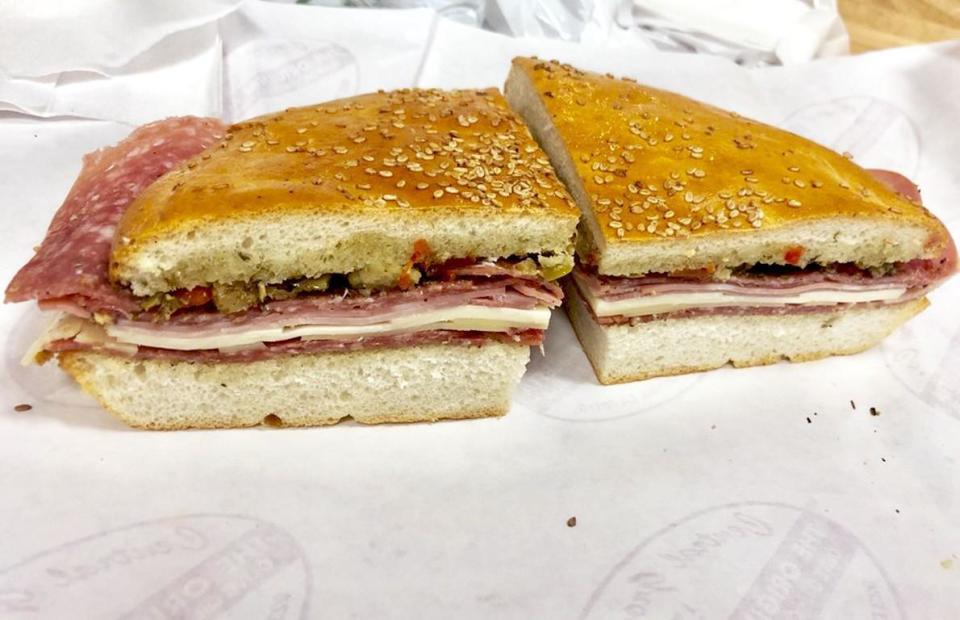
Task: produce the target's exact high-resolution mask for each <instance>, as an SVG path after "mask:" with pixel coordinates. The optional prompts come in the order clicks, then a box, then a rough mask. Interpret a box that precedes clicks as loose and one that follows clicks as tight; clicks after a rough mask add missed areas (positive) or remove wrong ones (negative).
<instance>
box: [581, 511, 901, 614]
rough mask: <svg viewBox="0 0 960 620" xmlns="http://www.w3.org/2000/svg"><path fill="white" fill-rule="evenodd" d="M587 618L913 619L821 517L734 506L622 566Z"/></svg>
mask: <svg viewBox="0 0 960 620" xmlns="http://www.w3.org/2000/svg"><path fill="white" fill-rule="evenodd" d="M580 617H581V618H583V619H588V618H589V619H594V618H597V619H599V618H603V619H604V620H613V619H630V618H678V619H680V618H691V619H692V618H732V619H737V620H760V619H774V618H798V619H799V618H849V619H854V618H868V619H878V618H887V619H891V620H894V619H898V618H903V617H904V614H903V610H902V606H901V603H900V598H899V595H898V593H897V591H896V589H895V588H894V586H893V584H892V583H891V582H890V580H889V578H888V577H887V575H886V573H885V572H884V570H883V568H882V567H881V566H880V564H879V563H878V562H877V560H876V559H875V558H874V557H873V555H872V554H871V553H870V552H869V551H868V550H867V549H866V548H865V547H864V546H863V544H862V543H861V542H860V541H859V540H858V539H857V538H856V536H854V534H853V533H852V532H850V531H849V530H848V529H846V528H845V527H843V526H842V525H840V524H838V523H836V522H835V521H832V520H830V519H827V518H825V517H823V516H821V515H819V514H817V513H814V512H811V511H808V510H804V509H801V508H796V507H793V506H788V505H785V504H772V503H759V502H758V503H742V504H728V505H725V506H718V507H716V508H710V509H707V510H703V511H701V512H698V513H695V514H693V515H690V516H689V517H687V518H685V519H681V520H680V521H677V522H675V523H671V524H670V525H668V526H667V527H665V528H663V529H662V530H660V531H659V532H657V533H655V534H654V535H652V536H651V537H650V538H648V539H647V540H645V541H643V542H642V543H641V544H640V545H638V546H637V547H636V548H635V549H633V551H631V552H630V553H629V554H628V555H627V556H626V557H625V558H624V559H623V560H622V561H621V562H620V563H619V564H618V565H617V566H615V567H614V568H613V569H612V570H611V571H610V573H609V574H608V575H607V576H606V578H605V579H604V580H603V582H602V583H601V585H600V587H599V588H598V589H597V590H596V592H594V594H593V596H591V598H590V600H589V601H588V602H587V605H586V606H585V607H584V609H583V611H582V613H581V616H580Z"/></svg>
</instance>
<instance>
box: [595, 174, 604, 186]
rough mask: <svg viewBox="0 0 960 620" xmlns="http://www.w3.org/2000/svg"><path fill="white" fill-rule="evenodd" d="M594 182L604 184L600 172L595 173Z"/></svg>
mask: <svg viewBox="0 0 960 620" xmlns="http://www.w3.org/2000/svg"><path fill="white" fill-rule="evenodd" d="M593 182H594V183H596V184H597V185H603V177H602V176H600V175H599V174H595V175H593Z"/></svg>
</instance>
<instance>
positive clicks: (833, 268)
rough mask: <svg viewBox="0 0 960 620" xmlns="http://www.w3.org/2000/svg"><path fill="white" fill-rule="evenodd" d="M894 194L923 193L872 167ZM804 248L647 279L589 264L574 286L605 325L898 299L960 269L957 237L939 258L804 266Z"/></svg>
mask: <svg viewBox="0 0 960 620" xmlns="http://www.w3.org/2000/svg"><path fill="white" fill-rule="evenodd" d="M870 172H871V173H872V174H873V175H874V176H875V177H876V178H878V179H880V180H881V181H883V182H884V183H886V184H887V185H889V186H890V187H891V188H892V189H893V190H894V191H896V192H897V193H900V194H902V195H903V196H905V197H906V198H908V199H910V200H913V201H915V202H917V203H919V202H920V193H919V191H918V190H917V187H916V185H914V184H913V183H912V182H910V181H909V180H908V179H906V178H905V177H903V176H901V175H899V174H896V173H894V172H889V171H884V170H871V171H870ZM803 253H804V248H802V247H799V246H797V247H791V248H787V249H786V250H785V252H784V260H783V264H770V265H741V266H738V267H735V268H733V269H722V270H721V269H716V268H711V269H703V270H698V271H694V272H683V273H654V274H646V275H644V276H642V277H622V276H607V275H602V274H599V273H598V272H597V271H596V269H595V268H594V267H593V266H591V265H589V264H584V263H581V264H578V265H577V267H576V268H575V269H574V271H573V273H572V274H571V283H572V287H571V288H572V290H573V291H574V292H575V294H577V295H579V296H580V297H581V299H583V301H585V302H586V305H587V306H588V307H589V308H590V310H591V312H592V313H593V315H594V317H595V318H596V320H597V322H599V323H600V324H601V325H622V324H637V323H641V322H645V321H650V320H655V319H660V318H667V317H672V318H676V317H682V316H703V315H707V314H791V313H799V312H814V311H822V310H824V309H827V308H830V307H836V306H838V305H849V304H868V305H875V304H896V303H904V302H907V301H911V300H913V299H917V298H919V297H923V296H924V295H925V294H926V293H927V292H928V291H929V290H931V289H932V288H935V287H936V286H937V285H938V284H939V283H940V282H942V281H943V280H944V279H946V278H947V277H949V276H950V275H951V274H952V273H954V271H956V268H957V249H956V246H955V245H953V243H952V242H951V243H950V244H948V247H947V250H946V251H945V252H944V254H943V255H942V256H940V257H939V258H937V259H931V260H913V261H909V262H904V263H890V264H886V265H880V266H873V267H869V268H868V267H863V266H859V265H856V264H853V263H832V264H825V265H821V264H817V263H808V264H806V265H804V266H803V267H800V266H798V265H797V264H798V263H800V262H801V258H803Z"/></svg>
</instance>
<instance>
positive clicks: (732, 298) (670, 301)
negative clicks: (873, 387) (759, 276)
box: [577, 285, 907, 317]
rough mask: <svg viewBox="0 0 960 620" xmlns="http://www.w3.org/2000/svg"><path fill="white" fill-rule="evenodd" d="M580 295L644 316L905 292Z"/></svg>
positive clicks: (608, 310)
mask: <svg viewBox="0 0 960 620" xmlns="http://www.w3.org/2000/svg"><path fill="white" fill-rule="evenodd" d="M577 288H578V289H579V290H580V294H581V295H582V296H583V298H584V299H586V300H587V303H589V304H590V307H591V308H593V312H594V314H596V315H597V316H598V317H607V316H645V315H649V314H661V313H665V312H677V311H679V310H688V309H691V308H717V307H723V306H750V307H758V306H760V307H776V306H787V305H801V306H807V305H813V306H829V305H833V304H854V303H866V302H871V301H894V300H896V299H899V298H900V297H902V296H903V294H904V293H906V291H907V289H906V288H902V287H901V288H885V289H865V290H862V291H849V290H847V291H844V290H833V291H831V290H821V291H806V292H803V293H792V294H790V293H788V294H785V295H744V294H741V293H729V292H723V291H700V292H697V291H692V292H689V293H665V294H662V295H646V296H642V297H631V298H629V299H618V300H615V301H607V300H604V299H599V298H597V297H596V296H595V295H594V294H593V293H591V292H590V291H589V290H587V289H586V287H583V286H579V285H578V287H577Z"/></svg>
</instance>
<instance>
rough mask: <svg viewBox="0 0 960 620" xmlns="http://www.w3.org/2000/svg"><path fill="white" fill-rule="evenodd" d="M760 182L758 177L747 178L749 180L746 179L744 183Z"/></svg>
mask: <svg viewBox="0 0 960 620" xmlns="http://www.w3.org/2000/svg"><path fill="white" fill-rule="evenodd" d="M759 180H760V179H758V178H757V177H747V178H745V179H744V181H746V182H747V183H756V182H758V181H759Z"/></svg>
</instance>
